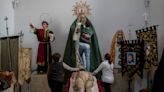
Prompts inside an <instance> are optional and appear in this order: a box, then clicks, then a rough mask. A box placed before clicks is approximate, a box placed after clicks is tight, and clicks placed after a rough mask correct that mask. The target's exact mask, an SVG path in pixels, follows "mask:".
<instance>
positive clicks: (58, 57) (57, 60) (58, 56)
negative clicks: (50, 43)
mask: <svg viewBox="0 0 164 92" xmlns="http://www.w3.org/2000/svg"><path fill="white" fill-rule="evenodd" d="M60 57H61V55H60V54H59V53H55V54H53V55H52V59H53V60H54V62H59V60H60Z"/></svg>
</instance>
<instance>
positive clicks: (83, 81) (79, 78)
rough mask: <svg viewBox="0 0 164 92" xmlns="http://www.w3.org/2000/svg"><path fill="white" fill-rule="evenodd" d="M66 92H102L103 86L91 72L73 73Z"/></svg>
mask: <svg viewBox="0 0 164 92" xmlns="http://www.w3.org/2000/svg"><path fill="white" fill-rule="evenodd" d="M65 92H102V88H101V85H98V81H97V79H96V77H95V76H93V75H92V74H91V73H90V72H87V71H84V70H81V71H78V72H73V73H72V75H71V77H70V79H69V80H68V81H67V85H66V89H65Z"/></svg>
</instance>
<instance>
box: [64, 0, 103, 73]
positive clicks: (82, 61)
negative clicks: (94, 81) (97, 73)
mask: <svg viewBox="0 0 164 92" xmlns="http://www.w3.org/2000/svg"><path fill="white" fill-rule="evenodd" d="M73 11H74V15H76V16H77V19H76V20H75V21H74V22H73V24H72V25H71V28H70V32H69V35H68V40H67V44H66V48H65V53H64V62H66V63H67V64H68V65H70V66H77V67H83V68H84V69H85V70H87V71H93V70H94V69H95V68H96V67H97V66H98V65H99V64H100V62H101V61H102V59H101V54H100V50H99V46H98V40H97V36H96V32H95V30H94V27H93V25H92V23H91V22H90V21H89V19H88V18H87V16H88V15H90V6H89V5H87V4H86V2H82V1H81V2H80V3H76V5H75V6H74V10H73Z"/></svg>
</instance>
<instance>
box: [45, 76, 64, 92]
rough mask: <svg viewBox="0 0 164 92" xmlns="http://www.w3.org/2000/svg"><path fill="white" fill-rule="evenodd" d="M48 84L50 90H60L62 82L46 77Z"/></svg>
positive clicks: (59, 91) (58, 91) (55, 91)
mask: <svg viewBox="0 0 164 92" xmlns="http://www.w3.org/2000/svg"><path fill="white" fill-rule="evenodd" d="M48 85H49V87H50V89H51V92H62V88H63V82H59V81H55V80H51V79H48Z"/></svg>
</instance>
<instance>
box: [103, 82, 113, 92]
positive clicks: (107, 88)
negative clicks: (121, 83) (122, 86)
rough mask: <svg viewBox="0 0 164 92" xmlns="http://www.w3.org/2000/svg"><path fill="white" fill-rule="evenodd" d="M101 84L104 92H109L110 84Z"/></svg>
mask: <svg viewBox="0 0 164 92" xmlns="http://www.w3.org/2000/svg"><path fill="white" fill-rule="evenodd" d="M102 84H103V87H104V89H105V92H110V86H111V84H110V83H105V82H102Z"/></svg>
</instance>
